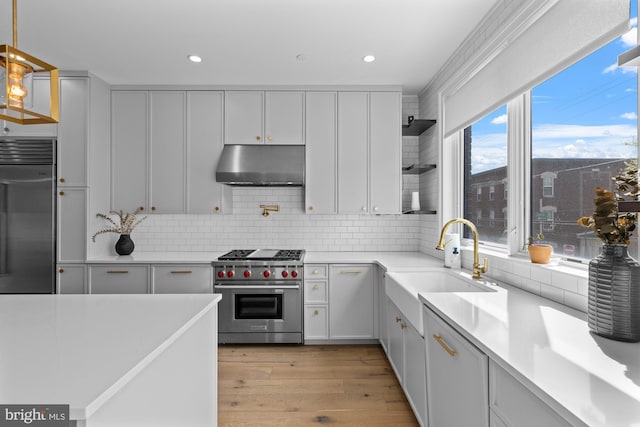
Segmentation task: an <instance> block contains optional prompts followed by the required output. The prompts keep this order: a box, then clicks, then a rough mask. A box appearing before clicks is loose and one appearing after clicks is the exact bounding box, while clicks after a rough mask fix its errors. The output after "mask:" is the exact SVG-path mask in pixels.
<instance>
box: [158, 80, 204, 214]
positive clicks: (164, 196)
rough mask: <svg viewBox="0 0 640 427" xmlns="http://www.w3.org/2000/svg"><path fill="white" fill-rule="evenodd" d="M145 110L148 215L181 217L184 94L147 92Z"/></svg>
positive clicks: (183, 180)
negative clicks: (147, 156)
mask: <svg viewBox="0 0 640 427" xmlns="http://www.w3.org/2000/svg"><path fill="white" fill-rule="evenodd" d="M149 106H150V110H149V119H148V120H149V129H150V135H149V139H148V143H149V153H150V157H149V159H150V161H149V166H148V167H149V180H148V185H149V190H148V194H149V196H150V197H149V202H148V206H149V209H150V210H151V212H157V213H184V211H185V200H184V199H185V178H186V177H185V145H186V143H185V121H186V118H185V114H186V94H185V92H181V91H154V92H150V93H149ZM210 160H211V161H212V159H210Z"/></svg>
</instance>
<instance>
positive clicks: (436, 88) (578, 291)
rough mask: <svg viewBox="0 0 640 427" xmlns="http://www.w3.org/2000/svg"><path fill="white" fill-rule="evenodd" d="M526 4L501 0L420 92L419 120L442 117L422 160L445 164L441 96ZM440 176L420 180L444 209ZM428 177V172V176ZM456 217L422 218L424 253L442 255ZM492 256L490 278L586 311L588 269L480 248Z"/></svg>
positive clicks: (467, 259) (468, 258)
mask: <svg viewBox="0 0 640 427" xmlns="http://www.w3.org/2000/svg"><path fill="white" fill-rule="evenodd" d="M525 4H526V1H525V0H512V1H506V0H503V1H500V2H498V3H497V4H496V6H495V7H494V9H493V10H492V12H491V13H490V14H489V15H488V16H487V17H486V18H485V19H484V20H483V22H482V23H481V24H480V25H479V27H478V28H476V30H475V31H474V32H473V33H471V34H470V35H469V37H468V38H467V39H466V40H465V41H464V42H463V43H462V45H461V46H460V47H459V49H458V50H457V52H456V53H454V55H453V56H452V57H451V59H450V60H449V62H448V63H447V64H445V66H444V67H443V68H442V69H440V71H439V72H438V74H437V75H436V77H435V78H434V79H433V80H432V81H431V83H430V84H429V85H428V86H427V87H426V88H425V89H424V90H423V91H422V92H421V93H420V95H419V97H418V100H419V105H418V110H419V115H418V117H419V118H422V119H433V118H435V119H438V124H437V125H436V126H434V127H432V128H431V129H430V130H428V131H427V132H425V133H424V134H422V135H421V136H420V141H419V145H420V161H421V162H426V163H437V164H438V168H439V169H442V168H446V167H447V166H446V165H442V164H440V163H441V158H442V150H443V147H442V144H443V138H442V133H443V132H442V117H441V111H440V94H441V92H442V91H443V90H444V89H445V88H446V87H447V85H449V84H451V81H452V78H455V76H456V74H457V73H458V70H460V69H462V68H464V66H465V65H466V64H467V63H468V62H470V61H471V62H473V61H476V62H477V61H478V58H475V57H474V55H475V53H476V52H479V51H482V49H481V47H482V46H483V45H484V44H486V43H488V42H489V41H492V40H493V39H494V38H496V37H499V36H500V29H501V28H504V26H505V24H506V23H507V22H509V21H510V20H511V19H514V17H516V16H517V14H518V12H519V10H520V9H521V8H522V7H523V6H524V5H525ZM440 174H441V172H438V174H437V175H438V178H437V179H431V178H430V177H427V176H423V177H421V180H420V191H421V192H422V193H423V195H422V197H424V198H426V200H425V202H424V203H425V205H426V206H428V205H430V204H432V203H435V204H436V205H437V206H439V207H440V210H442V209H441V206H440V205H441V199H442V197H441V196H442V195H441V191H442V185H441V184H440V176H441V175H440ZM424 175H427V174H424ZM449 219H451V218H442V217H441V214H440V212H439V213H438V215H433V216H429V215H421V218H420V220H419V228H420V231H419V241H420V243H419V248H420V251H421V252H424V253H427V254H430V255H433V256H437V257H441V258H443V254H442V253H441V252H438V251H435V250H434V249H433V248H434V247H435V245H436V243H437V239H438V237H439V232H440V226H441V224H443V223H444V222H446V221H447V220H449ZM485 256H486V257H487V258H488V259H489V272H488V274H487V276H489V277H493V278H495V279H497V280H502V281H504V282H506V283H509V284H512V285H514V286H517V287H520V288H522V289H525V290H527V291H529V292H532V293H534V294H537V295H541V296H542V297H545V298H548V299H551V300H554V301H557V302H559V303H561V304H565V305H567V306H570V307H573V308H576V309H578V310H581V311H586V309H587V273H586V270H585V269H579V268H571V267H563V266H559V265H552V266H540V265H535V264H532V263H531V262H530V261H529V259H528V258H526V255H523V256H522V257H518V256H515V257H509V256H507V255H506V254H502V253H491V252H489V251H487V250H484V249H481V258H482V257H485ZM462 262H463V267H464V268H471V265H472V264H473V253H472V251H471V250H465V251H463V257H462Z"/></svg>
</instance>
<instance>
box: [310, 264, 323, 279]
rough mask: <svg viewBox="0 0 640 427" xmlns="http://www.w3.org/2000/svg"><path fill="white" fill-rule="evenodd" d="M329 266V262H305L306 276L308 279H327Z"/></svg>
mask: <svg viewBox="0 0 640 427" xmlns="http://www.w3.org/2000/svg"><path fill="white" fill-rule="evenodd" d="M328 272H329V268H328V266H327V264H305V266H304V277H305V278H306V279H326V278H327V277H328Z"/></svg>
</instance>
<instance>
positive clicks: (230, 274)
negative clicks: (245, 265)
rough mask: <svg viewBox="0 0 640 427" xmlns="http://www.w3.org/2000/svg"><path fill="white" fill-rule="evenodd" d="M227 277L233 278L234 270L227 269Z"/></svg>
mask: <svg viewBox="0 0 640 427" xmlns="http://www.w3.org/2000/svg"><path fill="white" fill-rule="evenodd" d="M227 277H228V278H232V277H233V270H229V271H227Z"/></svg>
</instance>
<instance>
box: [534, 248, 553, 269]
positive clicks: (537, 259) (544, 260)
mask: <svg viewBox="0 0 640 427" xmlns="http://www.w3.org/2000/svg"><path fill="white" fill-rule="evenodd" d="M528 249H529V258H531V262H533V263H535V264H549V260H550V259H551V253H552V252H553V246H551V245H540V244H536V245H529V246H528Z"/></svg>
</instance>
